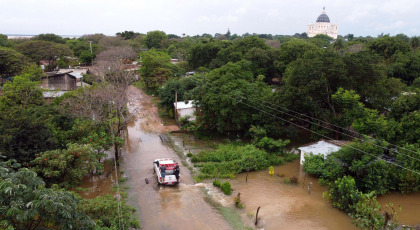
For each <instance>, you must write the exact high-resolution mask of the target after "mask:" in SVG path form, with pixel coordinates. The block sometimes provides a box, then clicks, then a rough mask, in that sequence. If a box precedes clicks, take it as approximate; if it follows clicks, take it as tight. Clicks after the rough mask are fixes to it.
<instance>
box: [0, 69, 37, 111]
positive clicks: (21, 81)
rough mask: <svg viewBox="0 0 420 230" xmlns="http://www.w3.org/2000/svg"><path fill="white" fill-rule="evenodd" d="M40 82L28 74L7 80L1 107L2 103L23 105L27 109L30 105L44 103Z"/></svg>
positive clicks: (4, 104)
mask: <svg viewBox="0 0 420 230" xmlns="http://www.w3.org/2000/svg"><path fill="white" fill-rule="evenodd" d="M38 84H39V82H34V81H31V80H30V79H29V77H26V76H16V77H14V78H13V81H9V82H6V83H5V84H4V87H3V95H2V96H1V97H0V108H1V106H2V105H3V106H21V107H23V108H25V109H26V108H28V107H29V106H30V105H42V104H43V103H44V100H43V97H42V91H41V89H40V88H39V87H38Z"/></svg>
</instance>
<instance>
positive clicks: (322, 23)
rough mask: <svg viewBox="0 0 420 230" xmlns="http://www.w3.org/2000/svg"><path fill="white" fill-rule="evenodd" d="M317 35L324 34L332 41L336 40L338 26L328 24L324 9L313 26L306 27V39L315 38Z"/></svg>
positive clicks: (328, 19)
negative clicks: (332, 39)
mask: <svg viewBox="0 0 420 230" xmlns="http://www.w3.org/2000/svg"><path fill="white" fill-rule="evenodd" d="M318 34H325V35H328V36H330V37H332V38H334V39H337V35H338V25H333V24H331V22H330V18H329V17H328V15H327V14H326V13H325V7H324V9H323V10H322V13H321V15H319V17H318V19H317V20H316V23H315V24H309V25H308V37H310V38H311V37H315V36H316V35H318Z"/></svg>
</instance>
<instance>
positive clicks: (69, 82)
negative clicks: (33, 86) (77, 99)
mask: <svg viewBox="0 0 420 230" xmlns="http://www.w3.org/2000/svg"><path fill="white" fill-rule="evenodd" d="M41 85H42V88H48V89H49V90H63V91H69V90H74V89H76V79H75V78H72V77H70V76H69V75H67V74H63V75H60V76H51V77H48V78H43V79H42V83H41Z"/></svg>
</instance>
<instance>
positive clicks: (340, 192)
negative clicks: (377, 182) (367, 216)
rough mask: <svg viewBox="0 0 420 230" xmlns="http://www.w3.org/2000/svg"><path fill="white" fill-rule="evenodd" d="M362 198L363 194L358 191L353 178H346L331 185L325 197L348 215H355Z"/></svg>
mask: <svg viewBox="0 0 420 230" xmlns="http://www.w3.org/2000/svg"><path fill="white" fill-rule="evenodd" d="M360 196H361V192H359V191H358V190H357V187H356V182H355V181H354V178H353V177H351V176H344V177H343V178H339V179H337V180H336V181H334V182H333V183H330V188H329V191H328V192H324V197H325V198H326V199H327V200H329V201H331V204H332V206H334V207H336V208H338V209H341V210H343V211H344V212H346V213H354V211H355V205H356V204H357V202H359V200H360Z"/></svg>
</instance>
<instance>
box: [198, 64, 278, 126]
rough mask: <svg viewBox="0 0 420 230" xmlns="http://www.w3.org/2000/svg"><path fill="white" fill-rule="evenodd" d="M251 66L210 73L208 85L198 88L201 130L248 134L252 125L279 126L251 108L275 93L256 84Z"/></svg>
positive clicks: (233, 66) (242, 65) (223, 68)
mask: <svg viewBox="0 0 420 230" xmlns="http://www.w3.org/2000/svg"><path fill="white" fill-rule="evenodd" d="M250 67H251V65H250V62H248V61H241V62H237V63H235V64H233V63H228V64H227V65H225V66H223V67H221V68H219V69H215V70H213V71H211V72H210V73H209V74H208V77H207V79H206V82H205V84H204V85H203V86H201V87H197V88H196V89H195V92H194V93H195V97H196V98H195V99H196V101H198V107H199V108H200V109H199V112H198V116H199V118H198V122H199V123H198V124H199V125H200V127H202V128H205V129H210V130H217V131H218V132H220V133H222V132H226V131H234V130H235V131H247V130H248V129H249V128H250V126H251V125H252V124H254V125H262V124H271V126H273V124H275V123H276V121H274V119H273V118H267V116H266V115H265V114H263V113H262V112H260V111H259V110H258V109H255V108H253V107H252V106H254V104H255V103H258V104H259V102H257V101H254V100H257V99H258V100H270V96H271V95H272V92H271V88H269V87H267V86H266V85H265V84H264V83H262V82H253V79H254V77H253V74H252V72H251V68H250ZM241 98H246V99H245V100H246V101H244V102H245V103H247V104H248V105H247V104H244V103H240V102H241ZM262 117H265V119H262ZM271 122H274V123H271ZM277 123H278V121H277Z"/></svg>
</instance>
